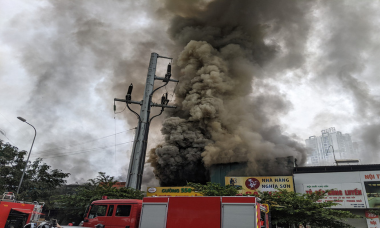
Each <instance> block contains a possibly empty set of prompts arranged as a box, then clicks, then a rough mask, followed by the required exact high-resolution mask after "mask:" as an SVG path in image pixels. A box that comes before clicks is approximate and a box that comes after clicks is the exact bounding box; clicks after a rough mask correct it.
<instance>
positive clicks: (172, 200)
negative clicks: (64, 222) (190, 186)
mask: <svg viewBox="0 0 380 228" xmlns="http://www.w3.org/2000/svg"><path fill="white" fill-rule="evenodd" d="M267 210H268V209H267V207H264V206H262V205H261V204H260V203H258V202H257V198H256V197H242V196H214V197H208V196H204V197H146V198H144V199H143V200H132V199H113V200H112V199H111V200H97V201H94V202H92V204H91V206H90V207H89V209H88V211H87V213H86V215H85V219H84V223H83V226H84V227H95V226H96V227H112V228H155V227H160V228H178V227H181V228H194V227H197V228H202V227H207V228H220V227H222V228H226V227H234V228H240V227H241V228H243V227H244V228H245V227H247V228H248V227H250V228H252V227H255V228H261V227H265V228H269V222H268V214H267V213H266V212H268V211H267Z"/></svg>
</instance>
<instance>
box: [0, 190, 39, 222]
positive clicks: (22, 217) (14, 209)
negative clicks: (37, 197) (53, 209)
mask: <svg viewBox="0 0 380 228" xmlns="http://www.w3.org/2000/svg"><path fill="white" fill-rule="evenodd" d="M43 206H44V203H38V202H24V201H17V200H16V198H15V195H14V193H12V192H5V193H4V194H3V197H2V199H1V201H0V227H1V228H2V227H4V228H23V227H24V226H25V225H26V224H27V223H37V222H38V220H39V218H40V215H41V211H42V208H43Z"/></svg>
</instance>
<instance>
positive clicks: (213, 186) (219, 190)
mask: <svg viewBox="0 0 380 228" xmlns="http://www.w3.org/2000/svg"><path fill="white" fill-rule="evenodd" d="M187 186H190V187H192V188H194V191H197V192H200V193H201V194H202V195H204V196H236V194H238V190H240V189H241V187H235V186H231V185H226V186H220V184H218V183H211V182H207V183H206V184H205V185H203V184H197V183H191V182H189V183H187Z"/></svg>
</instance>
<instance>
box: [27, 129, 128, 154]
mask: <svg viewBox="0 0 380 228" xmlns="http://www.w3.org/2000/svg"><path fill="white" fill-rule="evenodd" d="M133 129H135V128H131V129H128V130H126V131H121V132H118V133H115V134H112V135H107V136H103V137H101V138H97V139H92V140H89V141H85V142H83V143H79V144H74V145H69V146H68V147H63V146H61V147H56V148H51V149H47V150H42V151H38V152H35V153H34V154H41V153H47V152H54V151H57V149H64V150H67V149H70V147H74V146H80V145H83V144H86V143H90V142H94V141H97V140H100V139H104V138H108V137H111V136H114V135H118V134H121V133H124V132H127V131H130V130H133Z"/></svg>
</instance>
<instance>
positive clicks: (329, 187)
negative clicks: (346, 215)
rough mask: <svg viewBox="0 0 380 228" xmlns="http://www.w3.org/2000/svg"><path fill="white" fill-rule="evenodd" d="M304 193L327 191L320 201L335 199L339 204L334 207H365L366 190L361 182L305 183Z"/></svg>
mask: <svg viewBox="0 0 380 228" xmlns="http://www.w3.org/2000/svg"><path fill="white" fill-rule="evenodd" d="M303 189H304V193H312V192H326V191H328V194H327V195H326V197H325V198H324V199H321V200H319V201H318V202H327V201H334V202H336V203H339V205H336V206H334V207H333V208H365V207H366V205H365V199H364V191H363V189H362V185H361V183H342V184H327V183H326V184H303Z"/></svg>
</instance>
